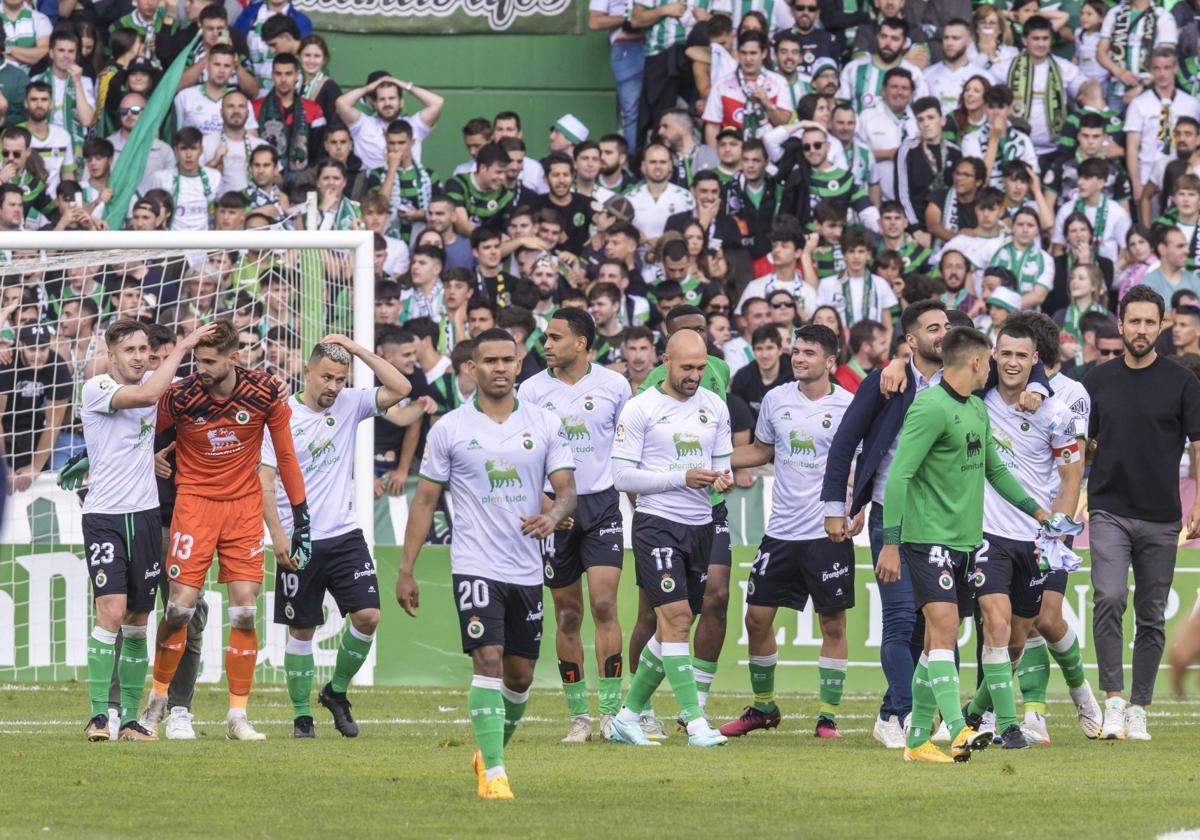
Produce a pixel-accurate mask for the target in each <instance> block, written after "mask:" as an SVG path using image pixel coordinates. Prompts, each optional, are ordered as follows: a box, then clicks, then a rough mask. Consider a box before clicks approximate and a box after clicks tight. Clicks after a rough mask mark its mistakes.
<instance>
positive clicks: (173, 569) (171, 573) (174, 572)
mask: <svg viewBox="0 0 1200 840" xmlns="http://www.w3.org/2000/svg"><path fill="white" fill-rule="evenodd" d="M167 577H169V578H172V579H174V578H177V577H179V564H178V563H172V564H171V565H170V566H168V567H167Z"/></svg>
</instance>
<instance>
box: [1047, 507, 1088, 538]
mask: <svg viewBox="0 0 1200 840" xmlns="http://www.w3.org/2000/svg"><path fill="white" fill-rule="evenodd" d="M1042 533H1043V534H1045V535H1046V536H1048V537H1077V536H1079V535H1080V534H1082V533H1083V523H1082V522H1076V521H1075V520H1074V519H1072V518H1071V517H1070V516H1069V515H1068V514H1065V513H1056V514H1054V515H1053V516H1052V517H1050V518H1049V519H1048V520H1046V521H1045V522H1043V523H1042Z"/></svg>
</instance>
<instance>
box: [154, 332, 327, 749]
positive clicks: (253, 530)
mask: <svg viewBox="0 0 1200 840" xmlns="http://www.w3.org/2000/svg"><path fill="white" fill-rule="evenodd" d="M195 361H196V373H193V374H192V375H191V376H185V377H184V378H183V379H181V380H179V381H178V382H176V383H175V384H173V385H172V386H171V387H170V389H168V391H167V393H166V394H164V395H163V398H162V399H161V400H160V401H159V404H158V430H159V432H164V431H167V430H168V429H172V428H173V429H174V430H175V433H176V445H175V457H176V467H177V469H176V473H175V485H176V487H177V489H178V498H177V500H176V502H175V516H174V518H173V520H172V522H171V548H170V555H169V557H168V564H169V565H168V566H167V575H168V577H169V579H170V582H171V591H170V595H169V596H168V600H167V608H166V610H165V612H164V615H163V617H162V620H161V621H160V622H159V625H158V637H157V641H156V653H155V657H154V687H153V689H152V690H151V692H150V698H149V701H148V702H147V704H146V709H145V711H143V713H142V717H141V721H140V722H141V724H142V725H143V727H145V728H146V729H147V730H148V731H154V729H155V728H156V727H157V726H158V723H159V721H161V720H162V717H163V713H164V712H165V711H166V707H167V687H168V685H169V684H170V682H171V678H172V676H174V674H175V669H176V668H177V667H178V665H179V659H180V657H181V656H182V655H183V648H184V644H185V643H186V641H187V624H188V621H190V620H191V617H192V614H193V613H194V612H195V610H196V602H197V600H198V599H199V597H200V589H201V587H202V586H203V585H204V580H205V577H206V576H207V575H208V569H209V567H210V566H211V565H212V561H213V555H214V554H216V555H217V557H218V560H219V565H220V573H219V574H218V576H217V581H218V582H219V583H223V584H227V586H228V589H229V624H230V628H229V644H228V646H227V647H226V648H225V677H226V680H227V681H228V683H229V713H228V714H227V716H226V735H225V737H226V738H228V739H229V740H232V741H262V740H265V739H266V737H267V736H266V735H263V734H261V733H259V732H256V731H255V730H254V727H252V726H251V725H250V723H249V721H247V720H246V704H247V701H248V700H249V698H250V684H251V682H252V681H253V679H254V666H255V663H256V662H257V660H258V630H257V626H256V621H255V616H256V614H257V612H258V608H257V606H256V605H255V602H256V601H257V600H258V593H259V590H260V589H261V588H262V580H263V554H264V547H263V494H262V485H261V484H260V483H259V479H258V464H259V453H260V450H261V449H262V440H263V432H264V431H269V432H270V434H271V441H272V443H274V445H275V455H276V462H277V466H278V470H279V475H280V477H281V478H282V479H283V486H284V488H285V489H286V490H287V496H288V499H289V501H290V502H291V505H292V523H293V527H292V539H291V545H290V547H289V550H288V553H289V556H291V557H293V558H295V560H296V561H297V563H298V565H299V566H300V567H301V568H303V567H304V566H305V565H307V563H308V560H309V559H310V558H311V556H312V537H311V535H310V526H309V515H308V503H307V502H306V500H305V495H304V476H303V475H302V474H301V472H300V465H299V463H298V462H297V460H296V450H295V447H294V446H293V444H292V434H291V429H289V427H288V420H289V418H290V416H291V410H290V409H289V408H288V405H287V402H286V400H285V399H284V397H283V395H282V392H281V385H280V383H279V381H278V380H276V379H274V378H273V377H271V376H270V375H269V374H267V373H263V372H262V371H256V370H246V369H245V368H242V367H240V366H239V365H238V331H237V328H236V327H235V326H234V325H233V323H232V322H231V321H226V320H221V321H217V322H216V328H215V329H214V330H212V331H211V332H210V333H208V334H206V335H204V336H203V337H202V338H200V340H199V341H198V342H197V344H196V349H195Z"/></svg>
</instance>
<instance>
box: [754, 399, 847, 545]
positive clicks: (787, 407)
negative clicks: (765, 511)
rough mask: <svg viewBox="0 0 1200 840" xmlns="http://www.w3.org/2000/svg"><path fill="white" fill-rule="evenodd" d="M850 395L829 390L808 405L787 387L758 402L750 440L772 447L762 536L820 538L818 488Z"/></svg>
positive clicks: (821, 511)
mask: <svg viewBox="0 0 1200 840" xmlns="http://www.w3.org/2000/svg"><path fill="white" fill-rule="evenodd" d="M853 398H854V397H853V395H851V393H850V392H849V391H847V390H846V389H844V388H839V387H838V386H837V385H830V389H829V393H828V394H826V395H825V396H823V397H821V398H820V399H819V400H810V399H809V398H808V397H806V396H804V394H803V393H801V392H800V387H799V386H798V385H796V384H795V383H792V382H789V383H788V384H786V385H780V386H779V387H778V388H772V389H771V390H770V391H768V392H767V395H766V396H765V397H764V398H763V402H762V408H761V409H759V412H758V425H756V426H755V427H754V437H755V438H756V439H757V440H759V441H760V442H762V443H763V444H766V445H767V446H774V447H775V492H774V495H772V497H771V518H770V519H769V520H768V521H767V536H769V537H774V538H775V539H779V540H815V539H820V538H821V537H824V536H825V518H824V516H825V514H824V505H823V504H822V503H821V482H822V480H823V479H824V477H825V462H826V459H827V458H828V457H829V447H830V445H831V444H832V443H833V436H834V434H835V433H836V432H837V429H838V426H839V425H840V424H841V422H842V415H843V414H845V413H846V408H847V407H849V405H850V401H851V400H852V399H853Z"/></svg>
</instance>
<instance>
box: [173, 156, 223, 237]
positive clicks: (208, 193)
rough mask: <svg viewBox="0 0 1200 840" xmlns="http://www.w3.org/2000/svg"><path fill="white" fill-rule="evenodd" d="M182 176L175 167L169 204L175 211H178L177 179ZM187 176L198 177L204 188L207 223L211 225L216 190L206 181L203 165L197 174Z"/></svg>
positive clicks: (206, 176)
mask: <svg viewBox="0 0 1200 840" xmlns="http://www.w3.org/2000/svg"><path fill="white" fill-rule="evenodd" d="M182 177H183V176H181V175H180V173H179V170H178V169H176V170H175V179H174V180H173V181H172V182H171V204H172V205H173V206H174V207H175V212H176V213H178V212H179V181H180V179H181V178H182ZM188 177H189V178H195V177H199V178H200V185H201V186H202V187H203V188H204V203H205V204H207V205H208V223H209V225H211V224H212V220H213V210H214V209H215V208H216V205H215V204H214V199H215V198H216V190H214V189H213V186H212V184H210V183H209V182H208V173H207V172H205V171H204V167H203V166H201V167H200V174H199V176H196V175H189V176H188Z"/></svg>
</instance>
